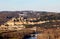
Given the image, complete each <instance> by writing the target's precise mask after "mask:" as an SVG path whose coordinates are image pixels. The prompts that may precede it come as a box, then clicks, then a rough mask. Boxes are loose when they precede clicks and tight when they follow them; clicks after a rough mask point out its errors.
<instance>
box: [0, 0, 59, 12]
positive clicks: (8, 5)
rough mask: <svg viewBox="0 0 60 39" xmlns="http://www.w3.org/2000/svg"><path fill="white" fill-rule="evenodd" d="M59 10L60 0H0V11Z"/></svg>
mask: <svg viewBox="0 0 60 39" xmlns="http://www.w3.org/2000/svg"><path fill="white" fill-rule="evenodd" d="M22 10H33V11H49V12H50V11H51V12H60V0H0V11H22Z"/></svg>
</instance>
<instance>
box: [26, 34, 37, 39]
mask: <svg viewBox="0 0 60 39" xmlns="http://www.w3.org/2000/svg"><path fill="white" fill-rule="evenodd" d="M25 39H37V34H35V36H33V37H32V36H31V37H29V38H25Z"/></svg>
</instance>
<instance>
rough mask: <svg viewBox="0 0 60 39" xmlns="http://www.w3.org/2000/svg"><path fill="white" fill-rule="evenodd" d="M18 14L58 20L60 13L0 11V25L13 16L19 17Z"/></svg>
mask: <svg viewBox="0 0 60 39" xmlns="http://www.w3.org/2000/svg"><path fill="white" fill-rule="evenodd" d="M19 13H20V14H26V15H27V16H26V17H27V18H40V20H54V19H55V20H60V13H55V12H45V11H1V12H0V25H1V24H4V23H5V22H7V21H8V20H10V19H12V18H13V17H19Z"/></svg>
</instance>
